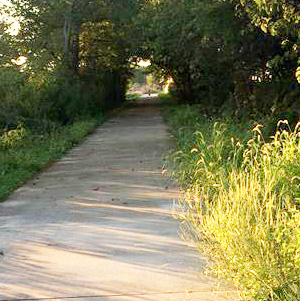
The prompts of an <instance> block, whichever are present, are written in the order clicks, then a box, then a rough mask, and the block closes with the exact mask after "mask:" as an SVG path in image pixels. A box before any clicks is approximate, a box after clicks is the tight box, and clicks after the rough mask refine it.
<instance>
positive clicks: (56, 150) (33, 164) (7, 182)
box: [0, 115, 104, 200]
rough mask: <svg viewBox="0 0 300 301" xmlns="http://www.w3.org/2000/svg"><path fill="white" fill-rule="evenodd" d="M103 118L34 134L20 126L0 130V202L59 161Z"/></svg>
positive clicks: (102, 116)
mask: <svg viewBox="0 0 300 301" xmlns="http://www.w3.org/2000/svg"><path fill="white" fill-rule="evenodd" d="M103 120H104V115H99V116H98V117H97V118H87V119H85V120H82V121H77V122H74V123H73V124H70V125H66V126H61V125H57V126H55V127H53V128H52V129H51V130H49V131H47V132H42V133H37V132H32V131H31V130H30V129H28V128H26V127H24V126H23V125H22V124H21V123H20V124H19V125H18V126H17V127H16V128H15V129H11V130H3V131H2V134H1V138H0V139H1V140H0V142H1V143H0V200H3V199H4V198H5V197H7V196H8V195H9V194H10V193H11V192H12V191H13V190H14V189H16V188H18V187H19V186H20V185H22V184H23V183H24V182H26V181H27V180H29V179H30V178H32V176H33V175H34V174H35V173H37V172H40V171H41V170H42V169H44V168H46V167H47V166H49V164H50V163H52V162H53V161H55V160H57V159H59V158H61V157H62V156H63V155H65V153H66V152H67V151H68V150H69V149H70V148H72V147H73V146H74V145H75V144H77V143H79V142H80V141H82V140H83V139H84V137H85V136H86V135H88V134H90V133H91V132H92V131H93V130H94V129H95V127H96V126H97V125H98V124H100V123H101V122H103Z"/></svg>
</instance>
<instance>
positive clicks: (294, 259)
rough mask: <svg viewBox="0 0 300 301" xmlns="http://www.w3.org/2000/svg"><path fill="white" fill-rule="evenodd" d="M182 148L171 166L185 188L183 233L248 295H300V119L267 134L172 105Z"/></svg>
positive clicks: (181, 211)
mask: <svg viewBox="0 0 300 301" xmlns="http://www.w3.org/2000/svg"><path fill="white" fill-rule="evenodd" d="M166 118H167V120H168V122H169V124H170V125H171V128H172V131H173V134H174V137H175V138H176V141H177V147H178V149H177V150H176V151H175V152H174V153H173V154H171V155H170V157H169V167H168V168H169V170H170V173H171V175H173V176H174V177H175V178H177V179H178V180H179V182H180V185H181V187H182V197H181V200H180V201H179V203H178V208H177V210H178V218H179V219H180V220H181V225H182V233H183V234H184V235H185V236H186V237H188V238H192V239H194V241H195V242H196V244H197V245H198V247H199V249H200V250H201V251H202V252H204V253H205V254H206V255H207V257H209V258H210V259H211V260H212V263H213V264H212V266H211V272H212V273H214V274H216V275H218V276H220V277H225V278H226V279H228V280H230V281H231V282H233V283H234V284H235V285H236V286H237V287H238V288H239V289H240V291H241V295H242V296H243V297H244V298H245V300H252V299H255V300H288V301H295V300H300V280H299V279H300V184H299V183H300V125H299V126H298V127H296V129H295V130H294V131H292V130H291V129H290V128H289V126H288V125H287V124H286V123H285V122H282V123H280V124H279V126H278V128H277V132H276V134H275V136H274V137H273V138H271V139H268V141H265V140H264V138H263V135H262V133H261V126H259V125H256V126H255V127H254V128H253V129H252V131H248V130H247V129H246V128H245V129H244V130H243V127H241V126H236V125H234V124H233V123H232V122H230V120H225V119H224V120H213V119H208V118H206V117H205V116H203V115H201V114H200V113H199V110H197V107H173V108H171V109H168V110H167V112H166Z"/></svg>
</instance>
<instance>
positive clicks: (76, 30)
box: [71, 20, 81, 75]
mask: <svg viewBox="0 0 300 301" xmlns="http://www.w3.org/2000/svg"><path fill="white" fill-rule="evenodd" d="M80 32H81V21H79V20H75V22H73V36H72V62H71V70H72V74H73V75H77V74H78V70H79V51H80V45H79V36H80Z"/></svg>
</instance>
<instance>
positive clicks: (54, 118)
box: [0, 0, 140, 127]
mask: <svg viewBox="0 0 300 301" xmlns="http://www.w3.org/2000/svg"><path fill="white" fill-rule="evenodd" d="M10 2H11V5H9V6H5V5H3V4H2V7H1V11H2V12H4V11H5V12H7V13H8V14H10V15H11V16H13V17H15V18H17V19H18V21H19V23H20V31H19V33H18V34H17V35H16V36H13V35H10V34H9V33H8V25H7V24H5V23H4V22H2V24H1V41H2V42H3V43H1V46H0V47H1V48H0V59H1V61H0V70H1V75H0V76H1V83H0V123H1V126H2V127H4V126H5V125H7V124H12V125H16V124H17V123H18V122H19V121H20V119H21V121H22V122H24V121H26V122H27V123H28V124H31V123H38V124H41V123H49V122H50V123H52V122H54V123H55V122H59V123H63V124H66V123H72V122H73V121H74V120H75V119H77V118H79V117H80V116H84V115H90V114H96V113H97V112H98V111H99V109H101V108H114V107H117V106H119V105H120V104H121V103H122V102H123V101H124V100H125V91H126V85H127V78H128V75H129V57H130V53H131V52H132V51H131V50H132V48H133V47H135V46H134V39H130V38H129V37H130V36H131V35H132V36H135V34H134V31H135V29H134V27H133V18H134V17H135V16H136V14H137V13H138V8H139V5H140V3H139V1H133V0H123V1H117V2H116V1H110V0H94V1H87V0H80V1H79V0H72V1H66V0H55V1H50V2H49V1H44V0H38V1H36V0H11V1H10ZM18 56H24V57H26V58H27V61H26V64H25V65H23V66H18V65H16V63H15V62H14V61H13V59H16V58H17V57H18Z"/></svg>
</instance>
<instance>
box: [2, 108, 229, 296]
mask: <svg viewBox="0 0 300 301" xmlns="http://www.w3.org/2000/svg"><path fill="white" fill-rule="evenodd" d="M170 145H171V143H170V138H169V134H168V131H167V128H166V125H165V124H164V123H163V120H162V117H161V115H160V109H159V108H158V107H150V106H140V107H136V108H130V109H126V110H124V111H122V112H121V113H119V114H118V115H117V116H115V117H113V118H111V119H110V120H109V121H107V122H106V123H105V124H104V125H102V126H100V127H99V128H98V130H97V131H96V132H95V133H94V134H92V135H91V136H90V137H89V138H88V139H87V140H86V141H84V142H83V143H81V144H80V145H79V146H77V147H75V148H74V149H73V150H72V151H70V152H69V153H68V154H67V155H66V156H65V158H63V159H62V160H60V161H58V162H57V163H56V164H54V165H53V166H51V167H50V168H49V169H48V170H46V171H45V172H43V173H41V174H39V175H38V176H37V177H36V178H35V179H33V180H32V181H30V182H29V183H27V184H26V185H25V186H23V187H21V188H20V189H18V190H17V191H16V192H15V193H13V194H12V195H11V197H10V198H9V199H8V200H6V201H5V202H3V203H2V204H1V205H0V250H1V251H2V252H3V253H4V255H0V300H1V301H4V300H63V301H66V300H76V301H83V300H90V301H96V300H131V301H135V300H139V301H143V300H155V301H161V300H178V301H183V300H201V301H205V300H225V298H224V296H226V292H225V291H222V289H220V288H217V287H216V286H215V281H213V280H212V279H210V278H206V277H203V276H201V275H200V274H201V268H202V267H203V264H205V261H204V260H202V259H201V258H200V257H199V254H198V253H197V252H196V251H194V250H192V249H190V248H189V247H188V246H187V245H186V244H185V243H184V242H183V241H181V239H180V238H179V237H178V222H177V221H176V220H174V219H173V218H172V215H171V207H172V204H173V200H174V199H176V198H177V197H178V191H177V189H175V188H174V187H173V188H172V187H168V186H167V185H168V183H167V180H166V179H164V178H162V176H161V163H162V161H161V158H162V154H163V153H165V152H167V151H168V149H169V148H170ZM2 252H1V253H2Z"/></svg>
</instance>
